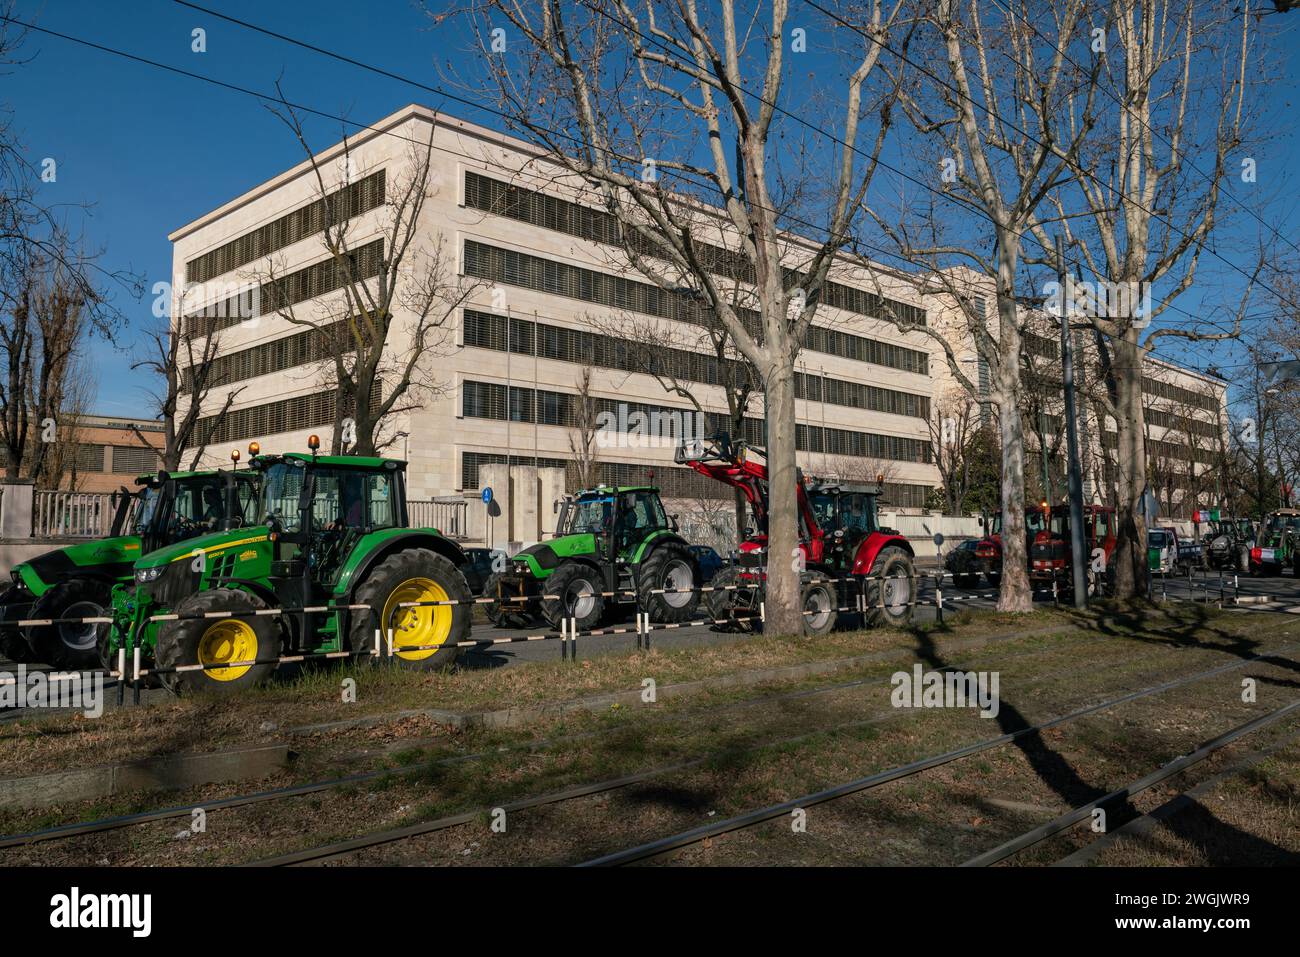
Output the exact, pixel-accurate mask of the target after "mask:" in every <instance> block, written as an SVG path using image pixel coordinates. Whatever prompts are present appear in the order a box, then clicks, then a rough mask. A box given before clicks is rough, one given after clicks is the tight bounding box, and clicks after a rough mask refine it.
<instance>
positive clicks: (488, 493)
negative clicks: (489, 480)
mask: <svg viewBox="0 0 1300 957" xmlns="http://www.w3.org/2000/svg"><path fill="white" fill-rule="evenodd" d="M491 501H492V487H491V486H488V487H487V488H485V489H483V504H484V505H488V504H490V503H491Z"/></svg>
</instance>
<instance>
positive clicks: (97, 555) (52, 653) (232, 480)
mask: <svg viewBox="0 0 1300 957" xmlns="http://www.w3.org/2000/svg"><path fill="white" fill-rule="evenodd" d="M231 457H232V459H234V461H235V462H236V463H237V462H238V460H239V453H238V451H236V452H234V453H232V456H231ZM257 480H258V475H257V474H256V473H255V472H252V471H250V470H247V469H245V470H243V471H240V470H238V469H233V470H230V471H224V472H220V471H205V472H171V473H168V472H159V473H157V474H156V475H141V476H140V477H139V478H137V479H136V480H135V481H136V485H137V486H138V487H137V489H136V490H135V491H133V492H128V491H127V490H126V488H125V487H124V488H122V489H121V491H120V493H119V495H118V497H117V509H116V512H115V514H114V516H113V522H112V526H111V528H110V531H109V534H108V537H107V538H101V539H99V540H98V541H92V542H82V543H79V544H76V545H69V546H66V547H64V548H58V549H55V550H53V551H49V552H46V553H45V554H43V555H38V556H37V557H35V558H32V559H28V560H27V561H25V562H21V563H19V564H18V565H15V566H14V568H13V570H12V572H11V573H10V577H11V579H12V580H11V582H9V583H8V584H7V587H5V589H4V590H3V592H0V652H3V653H4V654H5V655H6V656H7V657H9V658H12V659H14V660H16V661H28V662H32V661H43V662H46V663H48V664H51V665H53V666H54V667H56V668H63V669H68V670H76V669H81V668H97V667H99V666H100V665H101V664H107V662H104V661H102V654H103V651H104V646H105V643H106V640H107V637H108V632H109V628H108V625H107V624H97V623H94V622H85V623H83V622H77V621H62V622H60V621H58V619H72V618H100V617H107V616H108V609H109V607H110V606H111V604H112V591H113V586H114V585H117V584H119V583H123V582H130V581H131V569H132V566H133V565H134V564H135V562H136V561H137V560H138V559H139V558H140V556H141V555H143V554H147V553H148V552H151V551H153V550H154V549H157V548H162V547H163V546H166V545H171V544H175V543H177V542H183V541H186V540H188V539H191V538H195V537H196V536H199V535H202V534H204V533H207V532H212V531H219V530H222V529H228V528H239V527H241V526H243V525H246V524H249V523H251V522H254V521H256V519H255V518H254V512H255V505H256V501H257ZM22 620H49V621H51V622H53V623H52V624H48V625H33V626H29V627H26V628H24V629H19V628H18V627H17V625H16V624H15V622H18V621H22Z"/></svg>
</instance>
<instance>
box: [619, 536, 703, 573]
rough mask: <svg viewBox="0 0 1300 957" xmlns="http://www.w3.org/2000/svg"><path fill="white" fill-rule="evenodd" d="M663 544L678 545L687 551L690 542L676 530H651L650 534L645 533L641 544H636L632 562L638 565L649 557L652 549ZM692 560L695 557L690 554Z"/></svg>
mask: <svg viewBox="0 0 1300 957" xmlns="http://www.w3.org/2000/svg"><path fill="white" fill-rule="evenodd" d="M664 545H680V546H682V548H685V549H686V550H687V551H688V552H689V551H690V547H691V543H690V542H688V541H687V540H686V539H684V538H682V536H680V535H678V534H677V533H676V532H667V531H663V532H653V533H652V534H650V535H647V536H646V537H645V538H644V539H643V540H642V542H641V544H640V545H638V546H637V549H636V555H635V557H634V558H633V561H632V564H634V565H640V564H641V563H642V562H644V561H645V560H646V559H647V558H649V557H650V553H651V552H652V551H654V550H655V549H657V548H660V547H662V546H664ZM694 560H695V558H694V556H692V557H691V561H692V562H694Z"/></svg>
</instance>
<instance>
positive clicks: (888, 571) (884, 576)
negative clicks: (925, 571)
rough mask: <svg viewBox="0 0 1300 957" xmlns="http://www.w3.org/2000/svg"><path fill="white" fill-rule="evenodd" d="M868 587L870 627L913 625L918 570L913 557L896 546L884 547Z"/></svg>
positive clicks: (874, 566)
mask: <svg viewBox="0 0 1300 957" xmlns="http://www.w3.org/2000/svg"><path fill="white" fill-rule="evenodd" d="M863 586H864V588H865V589H866V598H867V614H866V621H865V622H864V624H866V626H867V627H868V628H880V627H882V626H885V625H891V626H893V627H896V628H897V627H902V626H906V625H908V624H911V621H912V610H913V608H914V607H915V603H916V569H915V568H914V567H913V566H912V559H911V557H910V556H909V555H908V554H907V552H905V551H903V550H902V549H901V548H898V547H897V546H894V545H891V546H889V547H888V548H882V549H881V550H880V554H879V555H877V556H876V560H875V561H874V562H873V563H872V565H871V572H870V574H869V575H868V576H867V580H866V581H865V582H864V583H863Z"/></svg>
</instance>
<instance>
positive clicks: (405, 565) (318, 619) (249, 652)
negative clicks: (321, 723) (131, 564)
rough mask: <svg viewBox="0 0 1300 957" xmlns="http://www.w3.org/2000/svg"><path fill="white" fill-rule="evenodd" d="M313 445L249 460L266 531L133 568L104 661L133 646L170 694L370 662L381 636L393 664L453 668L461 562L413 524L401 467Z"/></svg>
mask: <svg viewBox="0 0 1300 957" xmlns="http://www.w3.org/2000/svg"><path fill="white" fill-rule="evenodd" d="M312 439H313V441H312V443H311V448H312V449H313V452H312V454H309V455H301V454H297V453H289V454H285V455H259V456H255V457H254V458H253V459H252V461H251V463H250V465H251V466H252V467H253V469H254V470H256V471H257V472H258V473H259V474H260V476H261V496H260V501H259V505H258V509H257V513H258V515H259V517H260V518H261V519H262V521H263V524H261V525H259V526H253V527H251V528H245V529H232V530H230V531H226V532H218V533H214V534H211V535H204V536H201V537H199V538H196V539H192V540H190V541H186V542H182V543H179V544H176V545H173V546H170V547H168V548H164V549H160V550H159V551H156V552H153V553H151V554H149V555H146V556H144V557H143V558H141V559H140V561H139V562H137V563H136V566H135V575H134V577H135V581H134V584H133V586H119V587H118V588H117V589H115V590H114V595H113V615H114V624H113V635H112V648H113V651H114V652H116V650H117V649H118V648H124V649H125V650H126V651H127V653H128V654H132V653H133V652H134V649H135V648H137V647H138V648H139V649H140V650H141V653H142V655H143V656H144V657H145V658H146V659H147V660H151V661H152V662H153V664H154V666H155V667H156V668H158V669H167V671H166V673H164V674H161V675H160V676H159V677H160V680H161V681H162V683H163V684H164V685H165V686H167V687H168V688H170V689H171V690H173V691H176V692H182V691H190V690H198V689H204V690H214V691H220V692H226V691H235V690H238V689H240V688H244V687H247V686H250V685H253V684H256V683H257V682H259V681H261V680H263V679H265V678H266V677H267V676H269V675H270V673H271V672H272V671H274V670H275V668H276V666H277V659H278V658H279V657H280V656H282V655H303V654H310V655H323V654H330V653H335V654H339V655H348V654H351V655H358V656H360V655H368V654H370V653H371V652H372V651H373V650H374V648H375V642H376V636H377V632H378V633H379V635H380V638H379V641H380V648H381V649H385V650H386V648H385V646H386V645H387V644H388V643H389V635H391V645H392V648H393V653H394V658H395V660H396V661H397V662H398V663H399V664H401V665H403V666H406V667H410V668H432V667H446V666H449V665H451V664H452V663H453V662H454V661H455V660H456V657H457V656H458V654H459V653H460V651H461V648H460V646H459V644H458V643H459V642H461V641H464V640H465V639H466V638H467V637H468V634H469V626H470V617H471V615H470V613H471V607H472V606H471V605H470V604H468V602H469V601H470V593H469V588H468V587H467V585H466V584H465V578H464V576H463V574H462V573H461V571H460V566H462V565H464V564H465V561H466V559H465V553H464V552H463V551H462V550H461V548H460V546H459V545H457V544H456V543H455V542H453V541H451V540H450V539H448V538H445V537H444V536H443V535H442V534H441V533H440V532H438V531H437V530H436V529H432V528H410V527H409V520H408V514H407V507H406V471H405V470H406V463H405V462H400V461H397V460H395V459H384V458H367V457H362V456H333V455H319V456H318V455H316V454H315V448H316V445H317V444H318V443H317V441H316V439H315V436H313V437H312ZM433 602H453V603H457V604H442V605H436V604H431V603H433ZM461 603H463V604H461ZM358 605H364V606H367V607H368V608H369V609H370V610H363V609H358V608H354V607H349V606H358ZM276 609H283V611H282V612H280V613H277V612H276ZM304 609H307V610H304ZM157 615H176V616H177V618H176V619H175V620H168V621H158V620H156V619H155V617H154V616H157ZM171 669H179V670H175V671H172V670H171Z"/></svg>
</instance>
